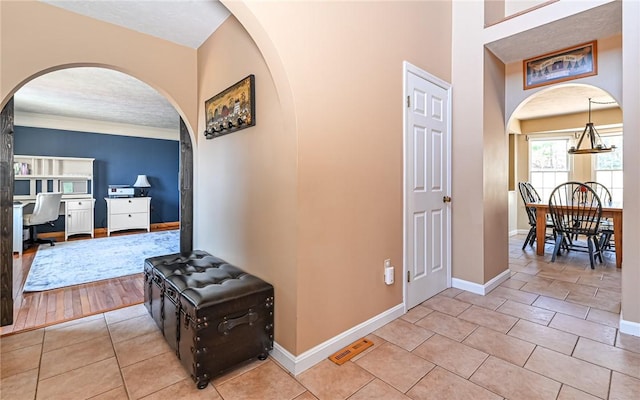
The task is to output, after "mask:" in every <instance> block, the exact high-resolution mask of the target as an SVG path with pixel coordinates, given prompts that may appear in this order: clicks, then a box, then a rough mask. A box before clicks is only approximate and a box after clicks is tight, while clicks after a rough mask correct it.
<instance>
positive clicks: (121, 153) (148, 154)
mask: <svg viewBox="0 0 640 400" xmlns="http://www.w3.org/2000/svg"><path fill="white" fill-rule="evenodd" d="M179 146H180V142H178V141H173V140H163V139H148V138H140V137H130V136H118V135H105V134H100V133H87V132H74V131H63V130H57V129H44V128H29V127H24V126H16V127H15V128H14V153H15V154H19V155H32V156H53V157H86V158H95V161H94V164H93V179H94V182H93V190H94V191H95V193H94V196H93V197H94V198H95V199H96V206H95V213H94V218H95V227H96V228H104V227H106V226H107V204H106V202H105V201H104V198H105V197H107V188H108V185H133V183H134V182H135V181H136V177H137V176H138V175H139V174H145V175H147V178H148V179H149V183H150V184H151V188H150V189H149V196H151V197H152V199H151V223H157V222H175V221H178V220H179V218H180V217H179V213H180V211H179V210H180V192H179V186H178V174H179V166H180V165H179V163H180V147H179ZM16 184H17V185H19V181H16ZM17 189H18V187H16V190H17ZM27 190H28V189H27ZM38 230H39V231H41V232H45V231H47V229H46V228H45V227H44V226H43V227H42V228H40V227H39V228H38ZM51 230H53V231H64V220H63V219H62V218H59V219H58V221H57V222H56V226H55V227H54V228H53V229H51Z"/></svg>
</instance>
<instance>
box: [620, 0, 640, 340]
mask: <svg viewBox="0 0 640 400" xmlns="http://www.w3.org/2000/svg"><path fill="white" fill-rule="evenodd" d="M638 21H640V2H636V1H626V2H623V3H622V29H623V34H624V40H623V43H622V61H623V66H622V71H623V73H622V80H623V83H624V96H623V100H624V102H623V103H622V109H623V110H624V117H623V122H624V129H625V131H626V132H627V133H628V134H627V135H625V137H624V225H623V229H624V231H623V236H624V261H623V264H622V318H623V319H624V320H625V321H629V322H630V324H629V326H626V328H628V329H627V332H629V331H634V332H635V335H637V336H640V291H639V290H638V288H639V287H640V268H638V266H639V265H640V246H638V243H640V229H639V228H638V227H640V202H638V199H639V198H640V135H639V134H638V133H639V132H640V113H638V110H640V73H639V72H638V65H640V24H638Z"/></svg>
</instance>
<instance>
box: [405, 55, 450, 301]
mask: <svg viewBox="0 0 640 400" xmlns="http://www.w3.org/2000/svg"><path fill="white" fill-rule="evenodd" d="M404 94H405V99H406V104H405V106H406V107H405V113H404V251H403V252H404V256H403V257H404V266H405V271H404V274H405V276H406V279H405V280H404V282H405V285H404V288H405V290H404V295H405V296H404V299H405V307H406V308H407V309H410V308H412V307H415V306H416V305H418V304H420V303H422V302H423V301H425V300H427V299H428V298H430V297H432V296H434V295H436V294H437V293H439V292H441V291H443V290H444V289H446V288H448V287H451V207H450V204H451V203H450V202H451V198H450V197H449V196H450V193H451V101H450V100H451V86H450V85H449V84H448V83H446V82H444V81H442V80H440V79H438V78H436V77H434V76H433V75H431V74H429V73H427V72H426V71H423V70H421V69H420V68H418V67H416V66H414V65H411V64H409V63H407V62H405V64H404Z"/></svg>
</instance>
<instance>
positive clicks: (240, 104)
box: [204, 75, 256, 139]
mask: <svg viewBox="0 0 640 400" xmlns="http://www.w3.org/2000/svg"><path fill="white" fill-rule="evenodd" d="M204 108H205V121H206V129H205V131H204V136H205V137H206V138H207V139H213V138H216V137H218V136H222V135H226V134H228V133H232V132H235V131H239V130H240V129H244V128H248V127H250V126H254V125H255V124H256V104H255V77H254V76H253V75H249V76H247V77H246V78H244V79H242V80H241V81H240V82H238V83H236V84H235V85H232V86H231V87H229V88H227V89H225V90H224V91H222V92H220V93H218V94H217V95H215V96H213V97H212V98H210V99H209V100H207V101H205V103H204Z"/></svg>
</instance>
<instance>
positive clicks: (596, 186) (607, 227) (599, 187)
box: [584, 181, 615, 250]
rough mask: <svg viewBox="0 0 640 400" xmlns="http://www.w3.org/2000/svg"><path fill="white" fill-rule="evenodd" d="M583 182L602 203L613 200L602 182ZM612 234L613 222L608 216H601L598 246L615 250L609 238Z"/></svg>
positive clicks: (608, 202)
mask: <svg viewBox="0 0 640 400" xmlns="http://www.w3.org/2000/svg"><path fill="white" fill-rule="evenodd" d="M584 184H585V185H587V186H589V187H590V188H591V189H593V190H594V191H595V192H596V194H597V195H598V197H600V200H601V201H602V204H604V205H606V204H610V203H611V202H612V201H613V197H612V196H611V192H610V191H609V189H608V188H607V187H606V186H605V185H603V184H602V183H600V182H595V181H588V182H585V183H584ZM612 236H613V222H612V221H611V220H610V219H609V218H603V219H602V220H601V221H600V248H601V249H602V250H605V249H606V250H615V247H614V246H615V244H614V242H613V241H612V240H611V237H612Z"/></svg>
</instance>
